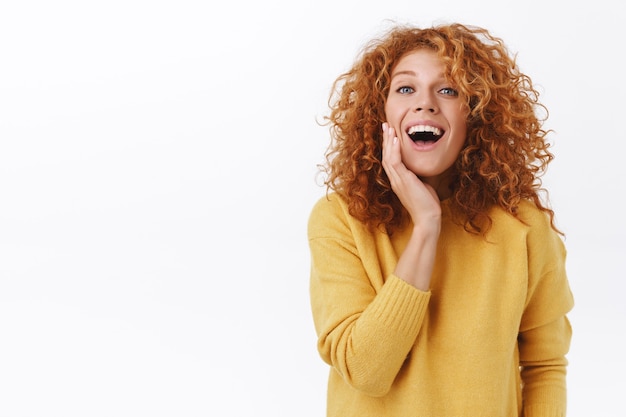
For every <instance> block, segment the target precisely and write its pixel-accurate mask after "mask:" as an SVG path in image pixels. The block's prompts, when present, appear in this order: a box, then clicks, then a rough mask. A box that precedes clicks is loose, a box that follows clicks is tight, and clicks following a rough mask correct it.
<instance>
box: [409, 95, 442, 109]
mask: <svg viewBox="0 0 626 417" xmlns="http://www.w3.org/2000/svg"><path fill="white" fill-rule="evenodd" d="M414 111H415V112H416V113H419V112H422V111H426V112H429V113H436V112H437V105H436V104H435V99H434V97H432V94H431V93H429V92H422V94H419V95H418V96H417V100H416V103H415V108H414Z"/></svg>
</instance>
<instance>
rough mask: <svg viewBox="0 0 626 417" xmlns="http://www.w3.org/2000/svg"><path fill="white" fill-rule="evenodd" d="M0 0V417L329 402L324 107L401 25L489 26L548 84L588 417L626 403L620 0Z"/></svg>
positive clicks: (577, 390) (300, 410) (288, 412)
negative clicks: (311, 231)
mask: <svg viewBox="0 0 626 417" xmlns="http://www.w3.org/2000/svg"><path fill="white" fill-rule="evenodd" d="M211 3H213V5H211ZM0 4H1V5H0V417H17V416H20V417H21V416H29V417H30V416H37V417H41V416H44V417H45V416H64V417H70V416H81V417H83V416H113V415H115V416H188V417H192V416H252V415H264V416H265V415H268V416H269V415H271V416H320V417H321V416H323V415H324V410H325V383H326V372H327V369H326V367H325V365H324V364H323V363H322V361H321V360H320V359H319V357H318V356H317V353H316V350H315V336H314V330H313V325H312V319H311V315H310V310H309V299H308V268H309V263H308V262H309V258H308V256H309V255H308V246H307V242H306V221H307V217H308V214H309V210H310V208H311V206H312V204H313V202H314V201H315V200H317V198H318V197H320V196H321V195H322V194H323V189H322V188H320V187H319V186H318V185H317V184H316V181H315V173H316V167H315V166H316V164H317V163H319V162H321V160H322V154H323V152H324V149H325V147H326V145H327V143H328V131H327V128H325V127H320V126H319V125H318V124H316V119H317V118H320V117H321V116H322V115H324V114H325V112H326V100H327V95H328V92H329V89H330V86H331V83H332V81H333V80H334V79H335V77H336V76H337V75H339V73H340V72H342V71H343V70H345V69H347V68H348V66H349V65H350V64H351V63H352V60H353V58H354V57H355V55H356V53H357V51H358V50H359V49H360V47H361V46H362V45H363V43H364V42H365V41H366V40H368V39H369V38H370V37H371V36H373V35H375V34H377V33H378V32H379V30H380V29H381V28H383V27H384V25H385V23H384V21H385V20H386V19H392V20H396V21H398V22H410V23H415V24H418V25H422V26H427V25H431V24H433V23H439V22H452V21H459V22H461V23H467V24H474V25H479V26H484V27H486V28H488V29H490V30H491V31H492V32H493V34H495V35H497V36H500V37H502V38H503V39H504V40H505V41H506V43H507V44H508V46H509V47H510V49H511V50H512V51H514V52H517V53H518V62H519V64H520V66H521V68H522V70H523V71H525V72H527V73H528V74H529V75H531V77H532V79H533V81H534V82H535V83H536V85H537V87H538V88H539V89H540V91H541V92H542V96H541V99H542V101H543V102H544V103H545V104H546V105H547V106H548V107H549V109H550V112H551V116H550V119H549V120H548V124H547V125H546V127H548V128H551V129H554V131H555V133H554V134H553V135H552V139H553V142H554V147H553V152H554V153H555V154H556V156H557V158H556V160H555V161H554V163H553V164H552V165H551V166H550V169H549V171H548V174H547V176H546V177H545V184H546V185H547V186H548V187H549V189H550V190H551V197H552V205H553V207H554V208H555V210H556V211H557V219H558V224H559V226H560V227H561V228H562V229H563V230H564V231H565V232H566V233H567V241H566V244H567V247H568V249H569V258H568V269H569V276H570V281H571V286H572V289H573V291H574V293H575V298H576V302H577V304H576V307H575V310H574V311H573V312H572V314H571V320H572V323H573V326H574V331H575V335H574V339H573V344H572V349H571V353H570V355H569V359H570V362H571V365H570V368H569V379H568V381H569V388H570V390H569V397H570V399H569V410H570V412H569V416H570V417H577V416H578V417H582V416H591V415H593V416H603V417H611V416H623V415H624V411H623V398H622V397H623V395H624V392H625V391H626V384H625V380H624V378H623V375H624V372H626V360H625V359H624V354H623V351H624V341H623V340H624V338H623V335H624V330H625V327H626V326H625V324H624V319H625V318H626V307H625V304H626V303H624V291H625V289H626V284H625V282H624V278H626V276H625V275H626V273H625V272H624V271H626V261H625V258H626V250H625V249H626V245H625V243H624V242H625V240H624V234H625V232H626V227H625V222H624V217H623V196H624V195H625V193H626V189H625V186H624V165H625V162H624V156H623V151H622V149H623V143H624V141H625V140H626V134H625V131H624V118H625V114H626V107H625V104H624V103H625V102H624V97H625V96H626V88H625V82H624V78H623V77H624V73H623V66H622V64H621V62H622V55H623V46H624V41H625V40H626V38H625V35H624V31H623V21H624V18H625V17H626V16H625V14H624V13H623V12H621V11H620V10H621V8H620V7H619V3H618V1H617V0H614V1H610V0H597V1H588V2H578V4H577V3H576V2H574V3H572V2H569V3H564V4H563V6H553V5H552V4H553V3H550V2H546V1H537V2H534V1H530V2H528V1H526V2H520V1H516V2H509V1H503V0H497V1H496V0H493V1H482V2H468V1H465V0H448V1H445V0H439V1H437V2H415V1H400V0H388V1H369V0H367V1H364V0H359V1H356V0H355V1H343V2H341V1H338V0H333V1H330V0H316V1H307V2H305V1H302V2H296V1H287V0H284V1H281V0H274V1H265V2H256V1H252V0H250V1H243V2H237V1H231V2H209V1H187V0H178V1H140V0H124V1H121V0H110V1H106V2H105V1H90V2H87V1H78V0H77V1H68V0H60V1H56V2H47V1H30V0H25V1H19V2H18V1H13V2H9V1H4V2H2V3H0Z"/></svg>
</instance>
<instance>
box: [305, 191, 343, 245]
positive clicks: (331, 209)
mask: <svg viewBox="0 0 626 417" xmlns="http://www.w3.org/2000/svg"><path fill="white" fill-rule="evenodd" d="M347 211H348V210H347V204H346V202H345V201H344V199H343V198H341V197H340V196H339V195H338V194H336V193H334V192H332V193H328V194H326V195H324V196H323V197H321V198H319V199H318V200H317V201H316V202H315V204H314V205H313V208H312V209H311V213H310V214H309V221H308V234H309V238H316V237H324V235H326V234H328V233H329V229H337V228H340V227H341V225H342V224H344V227H345V224H346V223H347V218H346V216H347V215H348V214H347Z"/></svg>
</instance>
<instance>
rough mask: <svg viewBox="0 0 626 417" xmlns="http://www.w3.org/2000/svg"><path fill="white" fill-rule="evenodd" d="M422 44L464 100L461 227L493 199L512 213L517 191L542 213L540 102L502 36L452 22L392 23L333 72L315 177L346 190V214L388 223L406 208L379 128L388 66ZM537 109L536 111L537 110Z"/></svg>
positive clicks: (394, 223) (457, 185) (477, 227)
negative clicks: (321, 160)
mask: <svg viewBox="0 0 626 417" xmlns="http://www.w3.org/2000/svg"><path fill="white" fill-rule="evenodd" d="M421 48H428V49H430V50H433V51H435V52H436V53H437V54H438V55H439V56H440V58H441V59H442V60H443V62H444V64H445V66H446V68H447V71H448V73H447V74H446V76H447V77H448V78H449V79H450V80H451V81H453V82H454V84H455V86H456V87H457V89H458V90H459V91H460V92H461V93H462V95H463V96H464V97H466V103H465V104H466V105H467V106H468V109H469V116H468V120H467V127H468V129H467V139H466V144H465V146H464V148H463V149H462V151H461V152H460V154H459V156H458V159H457V161H456V165H455V166H456V174H455V177H454V180H453V181H452V184H451V187H452V197H451V199H452V200H451V201H452V207H453V208H454V209H455V212H456V213H458V214H460V215H462V217H461V218H462V219H463V223H464V226H465V229H466V230H468V231H470V232H472V233H479V234H482V233H485V232H486V231H487V230H488V229H489V227H490V226H491V218H490V217H489V215H488V212H489V210H490V208H492V207H493V206H494V205H498V206H500V207H501V208H502V209H504V210H505V211H507V212H508V213H510V214H512V215H513V216H516V217H517V208H518V206H519V204H520V202H521V200H523V199H526V200H531V201H533V202H534V203H535V205H536V206H537V207H538V208H539V209H541V210H542V211H544V212H546V213H548V215H549V216H550V219H551V223H552V227H553V228H554V229H555V230H557V231H558V229H556V227H555V225H554V212H553V211H552V210H551V209H550V208H549V207H547V206H546V205H544V203H543V202H542V200H541V198H540V193H541V192H545V190H543V189H542V188H541V180H540V177H541V176H542V175H543V173H544V171H545V169H546V168H547V165H548V164H549V163H550V161H551V160H552V159H553V155H552V154H551V153H550V152H549V150H548V148H549V147H550V145H549V143H548V142H547V140H546V135H547V134H548V131H546V130H544V129H543V128H542V125H543V122H544V121H545V120H546V118H547V115H548V112H547V109H546V108H545V107H544V106H543V105H542V104H540V103H539V101H538V97H539V93H538V92H537V90H536V89H535V88H534V87H533V84H532V82H531V79H530V78H529V77H528V76H527V75H525V74H523V73H521V72H520V70H519V68H518V66H517V63H516V60H515V58H514V57H511V56H510V55H509V52H508V50H507V48H506V46H505V45H504V43H503V41H502V40H501V39H499V38H497V37H494V36H492V35H491V34H490V33H489V32H488V31H487V30H485V29H482V28H479V27H472V26H465V25H461V24H456V23H455V24H449V25H441V26H436V27H432V28H426V29H420V28H416V27H412V26H395V27H394V28H392V29H391V30H390V31H388V32H387V33H386V34H385V36H383V37H381V38H379V39H374V40H372V41H371V42H370V43H369V44H367V45H366V46H365V48H364V49H363V51H362V53H361V55H360V57H359V58H358V59H357V61H356V62H355V63H354V65H353V66H352V68H351V69H350V70H349V71H347V72H345V73H343V74H342V75H340V76H339V77H338V78H337V79H336V80H335V82H334V84H333V88H332V93H331V95H330V99H329V106H330V114H329V115H328V116H327V117H325V120H326V124H327V125H329V126H330V133H331V138H332V140H331V144H330V145H329V147H328V149H327V152H326V154H325V161H326V162H325V164H323V165H320V168H321V170H322V171H323V172H325V173H326V175H327V176H326V178H325V180H324V184H325V185H326V187H327V190H334V191H335V192H337V193H338V194H339V195H341V196H342V197H343V198H345V199H346V201H347V202H348V205H349V210H350V213H351V215H353V216H354V217H355V218H357V219H359V220H361V221H363V222H364V223H366V224H368V225H369V226H373V227H378V226H381V225H382V226H384V227H385V229H386V230H387V231H388V232H389V233H391V232H393V231H394V230H395V229H397V228H398V227H400V226H401V225H402V224H403V223H404V222H405V221H406V220H407V218H408V215H407V213H406V211H405V210H404V208H403V206H402V204H401V203H400V201H399V199H398V198H397V196H396V195H395V193H394V192H393V191H392V189H391V185H390V183H389V179H388V178H387V175H386V173H385V171H384V169H383V167H382V163H381V158H382V130H381V124H382V123H383V122H384V121H385V120H386V116H385V102H386V100H387V95H388V93H389V84H390V78H391V71H392V69H393V67H394V65H395V64H396V63H397V62H398V60H399V59H400V58H402V57H403V56H404V55H406V54H407V53H409V52H413V51H415V50H416V49H421ZM541 112H543V116H544V117H543V118H540V116H539V114H540V113H541Z"/></svg>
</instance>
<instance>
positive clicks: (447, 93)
mask: <svg viewBox="0 0 626 417" xmlns="http://www.w3.org/2000/svg"><path fill="white" fill-rule="evenodd" d="M439 92H440V93H441V94H443V95H444V96H451V97H458V95H459V92H458V91H457V90H455V89H454V88H452V87H444V88H442V89H441V90H439Z"/></svg>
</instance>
